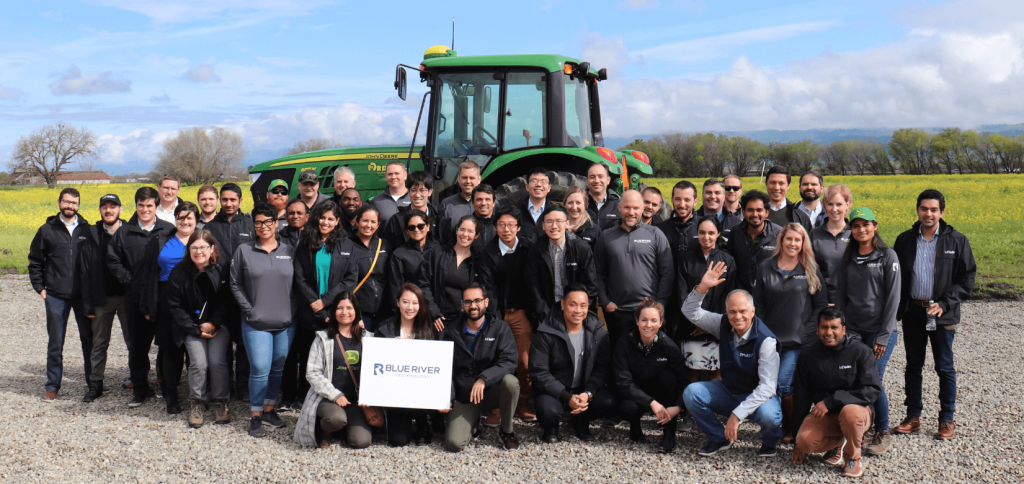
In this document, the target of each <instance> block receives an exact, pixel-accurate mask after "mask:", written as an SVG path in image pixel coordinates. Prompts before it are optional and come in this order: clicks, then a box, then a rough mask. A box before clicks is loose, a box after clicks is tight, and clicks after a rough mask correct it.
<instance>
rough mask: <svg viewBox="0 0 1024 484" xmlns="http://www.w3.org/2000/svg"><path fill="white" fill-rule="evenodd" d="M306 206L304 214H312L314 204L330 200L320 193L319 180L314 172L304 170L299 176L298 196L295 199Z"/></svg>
mask: <svg viewBox="0 0 1024 484" xmlns="http://www.w3.org/2000/svg"><path fill="white" fill-rule="evenodd" d="M296 198H298V199H299V200H302V203H305V204H306V212H307V213H308V212H312V211H313V207H315V206H316V204H318V203H320V202H322V201H324V200H330V199H331V197H328V196H327V195H324V194H323V193H320V178H319V177H317V176H316V171H314V170H306V171H304V172H302V174H301V175H299V196H298V197H296Z"/></svg>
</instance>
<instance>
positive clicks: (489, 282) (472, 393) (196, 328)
mask: <svg viewBox="0 0 1024 484" xmlns="http://www.w3.org/2000/svg"><path fill="white" fill-rule="evenodd" d="M480 175H481V168H480V166H478V165H477V164H475V163H473V162H471V161H467V162H466V163H464V164H462V165H461V166H460V168H459V172H458V176H457V179H456V183H457V187H456V192H455V193H454V194H453V195H451V196H450V197H448V198H445V199H444V200H442V201H441V203H440V205H438V206H435V205H434V204H432V203H431V202H430V200H431V198H432V196H433V190H434V181H433V179H432V178H431V177H430V175H428V174H427V173H425V172H413V173H407V171H406V167H405V165H404V164H402V163H391V164H389V165H387V169H386V175H385V179H386V181H387V184H388V187H387V188H386V189H385V190H384V191H383V192H381V193H380V194H378V195H376V196H375V197H373V198H372V200H371V201H370V202H364V201H363V200H362V196H361V195H360V193H359V191H358V190H357V189H356V188H355V184H356V182H355V176H354V173H353V172H352V170H351V169H349V168H347V167H340V168H338V169H337V170H336V171H335V172H334V189H335V193H336V194H335V196H333V197H328V196H326V195H323V194H321V193H320V180H319V178H318V177H317V176H316V174H315V173H314V172H313V171H305V172H303V173H302V174H301V175H300V176H299V178H298V183H299V185H300V186H299V193H300V195H299V196H298V197H296V198H294V199H289V194H290V189H289V186H288V182H286V181H284V180H273V181H272V182H271V183H270V184H269V186H268V193H267V202H266V203H264V202H260V203H256V204H255V207H254V208H253V209H252V212H251V213H250V214H245V213H242V212H241V211H240V210H239V207H240V205H241V202H242V199H243V194H242V190H241V189H240V187H238V186H237V185H235V184H233V183H227V184H224V185H223V186H222V187H221V188H220V190H219V192H218V191H217V189H216V188H214V187H212V186H203V187H202V188H200V189H199V191H198V200H197V202H198V204H195V203H192V202H189V201H184V200H181V199H180V198H179V197H178V189H179V184H178V180H177V179H175V178H174V177H171V176H165V177H163V178H162V179H160V180H159V182H158V188H156V189H153V188H150V187H144V188H140V189H139V190H138V191H137V192H136V194H135V200H134V202H135V213H134V214H133V215H132V217H131V218H130V219H129V220H128V221H124V220H122V219H121V211H122V207H121V201H120V199H119V198H118V197H117V195H105V196H104V197H102V198H101V199H100V200H99V205H100V214H101V220H100V221H98V222H96V223H95V224H94V225H89V224H88V223H87V222H86V220H84V219H83V218H82V217H81V216H80V215H78V207H79V203H80V202H81V200H80V197H79V194H78V192H77V191H76V190H75V189H73V188H66V189H64V190H62V191H61V193H60V199H59V210H60V211H59V213H58V214H57V215H55V216H53V217H50V218H49V219H48V220H47V222H46V224H44V225H43V226H42V227H41V228H40V229H39V232H38V233H37V235H36V237H35V239H34V240H33V241H32V247H31V250H30V255H29V272H30V274H31V282H32V286H33V288H34V289H35V290H36V291H37V292H38V293H39V294H40V296H41V297H42V298H43V299H44V300H45V307H46V319H47V329H48V334H49V345H48V349H47V365H46V366H47V382H46V386H45V390H44V394H43V397H42V398H43V400H44V401H53V400H54V399H55V398H57V394H58V391H59V390H60V388H61V372H62V352H63V342H64V334H65V329H66V324H67V320H68V318H69V314H70V311H71V310H72V309H74V313H75V317H76V321H77V324H78V329H79V334H80V335H81V342H82V349H83V357H84V360H85V376H86V380H87V381H88V392H87V393H86V395H85V397H84V399H83V400H84V401H86V402H91V401H94V400H95V399H97V398H101V397H102V395H103V394H104V392H105V388H106V387H105V385H104V370H105V365H106V353H107V348H108V346H109V343H110V335H111V326H112V322H113V317H114V315H115V314H116V315H117V316H118V319H119V321H120V324H121V328H122V333H123V334H124V337H125V343H126V345H127V347H128V352H129V369H130V379H129V380H128V381H125V382H124V384H123V385H124V386H125V387H127V388H131V389H132V398H131V400H130V401H129V403H128V406H129V407H138V406H141V405H143V404H144V403H145V402H146V400H147V399H148V398H150V397H152V396H153V394H154V392H153V389H152V388H151V385H150V383H149V374H150V365H151V361H150V356H149V355H150V347H151V345H152V343H153V342H154V341H155V342H156V344H157V345H158V346H159V352H158V356H157V362H156V369H157V381H158V382H159V388H158V390H159V391H161V392H162V394H163V398H164V400H165V402H166V406H167V412H168V413H172V414H176V413H181V411H182V410H181V406H180V403H179V399H178V390H177V388H178V385H179V383H180V380H181V373H182V368H183V366H184V364H185V362H186V361H187V375H188V387H189V390H188V402H187V408H188V425H189V426H191V427H199V426H201V425H203V424H204V422H205V421H206V420H205V419H206V412H207V410H208V409H212V413H213V420H214V422H216V423H220V424H224V423H228V422H230V419H231V415H230V411H229V408H228V405H227V402H228V399H229V398H230V397H231V394H232V393H234V395H235V396H236V397H237V398H239V399H243V400H248V401H249V404H250V411H251V414H250V415H249V421H250V425H249V428H250V430H249V433H250V435H252V436H253V437H261V436H263V435H264V429H263V427H264V425H269V426H272V427H284V426H285V422H284V421H283V420H282V419H281V417H280V415H279V414H278V411H284V410H298V411H299V416H298V419H297V422H296V424H295V440H296V441H297V442H298V443H300V444H303V445H312V446H317V445H318V446H321V447H326V446H328V445H329V442H330V439H331V436H332V434H335V433H338V434H344V438H345V439H346V440H347V442H348V443H349V445H351V446H353V447H357V448H361V447H366V446H368V445H370V443H371V440H372V435H373V433H374V428H375V427H381V426H386V433H387V439H388V442H389V444H390V445H395V446H401V445H406V444H409V443H414V444H417V445H426V444H429V443H430V442H431V441H432V438H433V435H434V434H435V433H443V434H444V444H445V447H446V448H447V449H448V450H451V451H459V450H461V449H463V448H464V447H465V446H466V445H467V443H468V442H469V441H470V440H471V439H472V438H474V437H475V436H476V435H478V434H479V432H480V427H481V426H487V427H499V432H498V435H499V439H500V441H501V445H502V446H503V447H504V448H505V449H515V448H518V447H519V446H520V445H521V443H520V442H519V440H518V438H517V437H516V435H515V432H514V426H515V423H514V419H513V417H518V418H519V419H520V420H521V421H524V422H537V425H539V427H540V428H541V431H542V435H541V441H543V442H558V441H560V440H561V437H560V435H559V427H560V424H561V423H562V422H563V420H565V421H567V422H568V423H569V426H570V428H571V429H572V431H573V433H574V435H575V436H576V437H577V438H578V439H580V440H582V441H589V440H593V439H594V436H593V434H592V433H591V430H590V428H591V424H592V423H593V422H594V421H598V420H600V421H603V423H604V424H606V425H617V424H619V423H621V422H622V421H625V422H627V423H628V424H629V438H630V439H632V440H634V441H643V440H644V438H645V437H644V432H643V429H642V426H641V419H642V417H643V415H644V414H646V413H652V414H653V415H654V417H655V419H656V421H657V423H658V424H659V425H660V426H661V428H662V436H661V440H660V442H659V443H658V445H657V448H658V449H659V450H660V451H662V452H672V451H673V449H674V447H675V443H676V435H677V432H678V431H679V430H680V429H684V430H686V429H689V428H691V427H692V426H693V425H694V424H696V426H697V427H698V428H699V429H700V431H701V432H703V433H704V434H705V435H706V436H707V438H708V441H707V443H706V445H704V446H703V447H702V448H700V449H699V450H698V452H697V453H698V454H699V455H701V456H711V455H714V454H716V453H717V452H720V451H722V450H723V449H726V448H728V447H730V445H731V443H732V442H734V441H735V440H736V439H737V429H738V426H739V424H740V423H741V422H743V421H745V420H746V421H750V422H753V423H755V424H757V425H758V426H760V428H761V446H760V448H759V451H758V454H759V455H761V456H764V457H770V456H774V455H776V453H777V448H778V446H779V445H780V443H786V444H788V443H793V444H794V445H795V447H794V452H793V453H794V457H793V462H794V464H799V463H801V462H803V461H805V460H806V456H807V454H809V453H819V452H825V453H826V454H825V459H826V461H827V462H830V463H832V464H835V465H843V473H844V474H845V475H848V476H859V475H860V473H861V449H862V445H864V446H865V451H866V452H867V453H869V454H881V453H884V452H886V451H888V449H889V448H890V447H891V446H892V434H893V433H898V434H906V433H911V432H916V431H918V430H920V429H921V425H922V424H921V420H920V415H921V411H922V395H921V373H922V369H923V365H924V359H925V351H926V349H927V346H928V344H929V343H930V344H931V347H932V352H933V355H934V358H935V363H936V372H937V373H938V375H939V379H940V392H939V402H940V405H941V411H940V413H939V418H938V432H937V434H936V437H937V438H939V439H952V438H953V436H954V431H955V423H954V412H955V402H956V371H955V369H954V366H953V339H954V336H955V335H956V329H957V325H958V323H959V320H960V304H961V303H962V302H963V301H965V300H966V299H967V298H968V297H969V296H970V294H971V291H972V289H973V285H974V277H975V270H976V269H975V263H974V258H973V255H972V253H971V248H970V244H969V242H968V240H967V238H966V237H965V236H964V235H963V234H961V233H960V232H957V231H956V230H955V229H954V228H953V227H952V226H950V225H948V224H947V223H946V222H945V221H943V215H944V214H945V198H944V197H943V195H942V194H941V193H940V192H938V191H936V190H926V191H924V192H922V193H921V194H920V195H919V196H918V198H917V206H916V211H917V215H918V222H917V223H915V224H914V225H913V226H912V227H910V228H909V229H908V230H907V231H906V232H904V233H902V234H901V235H900V236H899V237H898V238H897V239H896V241H895V243H894V244H893V246H892V248H890V247H889V246H888V245H887V244H886V243H885V242H884V241H883V240H882V238H881V236H880V235H879V232H878V221H877V220H876V216H875V214H874V213H873V211H872V210H871V209H870V208H868V207H863V206H862V207H856V208H854V203H853V194H852V193H851V192H850V190H849V188H847V187H846V186H843V185H831V186H827V187H826V186H825V184H824V180H823V178H822V177H821V176H820V175H818V174H816V173H805V174H803V175H802V176H801V177H800V179H799V192H800V195H801V200H800V201H797V202H795V203H794V202H792V201H789V200H787V199H786V193H787V192H788V190H789V186H790V183H791V177H790V174H789V173H788V171H787V170H786V168H785V167H781V166H775V167H773V168H771V169H770V170H769V171H768V174H767V175H768V176H767V182H766V186H767V193H764V192H761V191H757V190H752V191H748V192H746V193H744V192H743V186H742V180H741V179H740V178H739V177H737V176H734V175H730V176H727V177H726V178H725V179H722V180H719V179H710V180H707V181H706V182H704V184H703V186H702V187H701V188H699V189H698V187H696V186H695V185H693V184H692V183H690V182H688V181H685V180H683V181H679V182H678V183H676V184H675V186H674V187H673V188H672V190H671V193H670V194H669V199H670V200H669V201H666V200H664V198H663V195H662V194H661V192H660V191H658V190H657V189H656V188H651V187H648V188H646V189H644V190H643V191H642V192H639V191H634V190H627V191H625V192H624V193H623V194H622V195H621V196H620V195H618V194H616V193H615V192H614V191H610V190H609V186H610V184H611V181H612V178H611V173H610V172H609V170H608V168H607V166H605V165H603V164H595V165H593V166H592V167H591V168H590V169H589V171H588V173H587V176H586V188H585V189H584V188H582V187H575V186H574V187H559V188H562V189H564V195H563V196H561V197H560V199H557V200H555V199H552V197H550V196H549V195H550V194H551V190H552V188H553V187H552V182H553V181H554V180H553V176H552V174H551V173H549V172H548V171H546V170H545V169H542V168H536V169H533V170H530V171H529V173H528V174H527V176H526V180H527V184H526V196H525V197H524V198H523V199H522V200H518V201H515V202H512V201H509V200H496V196H495V191H494V189H493V188H492V187H490V186H489V185H487V184H482V183H481V177H480ZM566 188H567V189H566ZM698 202H699V203H700V204H701V206H700V207H699V208H695V207H696V205H697V204H698ZM663 203H670V204H671V207H672V211H671V216H669V217H668V218H667V219H664V220H660V219H659V217H658V213H659V210H660V208H661V205H662V204H663ZM218 204H219V206H220V208H219V211H218V210H217V206H218ZM908 209H909V208H908ZM897 321H902V334H903V339H904V346H905V348H906V355H907V356H906V357H907V364H906V374H905V385H906V388H905V389H906V395H907V399H906V401H905V402H904V403H905V406H906V409H907V410H906V411H907V416H906V418H905V419H904V420H903V421H902V422H901V423H900V424H899V425H897V426H895V427H891V428H890V423H889V402H888V399H887V397H886V393H885V387H884V385H883V384H882V381H883V378H884V374H885V368H886V366H887V363H888V360H889V358H890V356H891V354H892V352H893V349H894V347H895V345H896V344H898V335H899V334H900V332H899V331H897V328H896V323H897ZM365 337H383V338H402V339H421V340H440V341H451V342H452V343H453V346H454V356H453V366H452V385H451V405H450V406H449V407H448V408H443V409H434V410H424V409H407V408H385V409H378V408H373V407H368V406H366V405H365V404H361V403H360V402H359V369H360V361H361V360H362V355H361V353H362V340H363V338H365ZM719 415H720V416H722V417H725V419H726V423H725V424H724V425H723V424H722V423H721V421H720V420H719V417H718V416H719ZM382 432H383V431H382Z"/></svg>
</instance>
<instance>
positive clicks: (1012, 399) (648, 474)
mask: <svg viewBox="0 0 1024 484" xmlns="http://www.w3.org/2000/svg"><path fill="white" fill-rule="evenodd" d="M1022 309H1024V303H1020V302H979V303H969V304H967V305H965V307H964V320H963V324H962V325H961V326H960V328H961V329H960V334H959V335H958V340H957V345H956V349H957V368H958V371H959V399H958V404H959V405H958V407H959V408H958V413H957V425H958V427H957V437H956V439H955V440H953V441H950V442H938V441H935V440H932V438H931V436H932V434H933V433H934V431H935V429H936V427H937V425H938V424H937V422H936V416H937V413H938V402H937V395H938V386H937V385H938V383H937V379H936V376H935V374H934V373H928V370H927V369H928V368H931V366H932V363H931V356H930V355H929V360H928V363H927V364H926V366H925V368H926V372H925V378H924V385H925V389H924V394H925V395H926V399H925V410H924V418H923V423H924V426H925V431H924V432H921V433H919V434H916V435H911V436H896V437H894V442H895V445H894V448H893V449H892V451H890V452H889V453H888V454H887V455H885V456H882V457H873V458H872V457H865V458H864V461H863V463H864V480H865V481H871V482H882V481H883V480H884V481H887V482H888V481H891V482H938V481H940V480H945V481H950V482H1021V481H1022V480H1024V471H1022V470H1021V469H1022V464H1024V462H1022V457H1021V456H1022V455H1024V452H1022V450H1024V434H1022V432H1021V429H1022V427H1024V426H1022V423H1024V422H1022V421H1024V404H1022V403H1021V402H1022V401H1024V385H1022V383H1024V382H1022V379H1021V377H1020V371H1019V367H1018V366H1017V365H1020V364H1021V362H1022V358H1021V350H1020V344H1019V342H1020V341H1022V340H1024V331H1022V326H1024V317H1022V316H1021V310H1022ZM0 314H4V315H6V319H5V321H4V324H2V325H0V349H2V351H0V393H2V395H3V398H2V399H0V415H2V418H0V481H2V482H97V481H107V482H173V481H189V482H225V481H227V482H253V481H259V482H318V481H330V480H343V479H344V480H347V481H357V482H382V481H383V482H442V481H445V482H447V481H458V482H462V481H474V482H479V481H490V482H510V481H512V482H520V481H526V482H562V481H566V480H584V481H594V482H610V481H615V482H632V481H642V482H653V481H670V482H841V481H843V480H845V479H843V478H842V477H841V476H840V475H839V469H838V468H836V467H830V466H826V465H825V464H823V463H822V462H821V461H820V460H819V459H813V461H812V463H811V464H808V465H804V466H802V467H799V468H794V467H793V466H792V465H791V464H790V462H791V459H792V448H791V447H782V448H781V449H780V452H779V455H778V456H777V457H775V458H771V459H764V458H758V457H756V455H755V454H756V451H757V447H758V445H759V440H758V436H757V428H756V427H754V426H753V425H749V424H743V426H741V429H740V440H739V442H738V444H737V445H735V446H734V447H733V448H732V449H730V450H728V451H725V452H723V453H721V454H719V455H718V456H715V457H712V458H700V457H698V456H696V454H695V451H696V449H697V448H699V447H700V446H701V445H703V443H704V441H705V439H704V437H703V436H702V435H701V434H700V433H699V431H698V430H696V429H694V430H691V431H688V432H683V433H680V435H679V443H678V446H677V448H676V452H675V453H674V454H671V455H660V454H657V453H655V452H654V450H653V444H654V443H653V442H652V443H651V444H648V445H638V444H634V443H632V442H630V441H629V440H628V439H627V433H628V429H627V428H626V426H625V425H623V426H620V427H619V428H615V429H598V428H597V427H595V428H594V433H595V435H596V436H597V437H598V440H597V441H596V442H594V443H591V444H589V445H584V444H582V443H581V442H580V441H578V440H576V439H575V438H574V437H572V436H571V431H570V430H569V429H568V428H566V426H564V425H563V428H562V432H561V434H562V438H563V439H564V441H563V442H562V443H559V444H554V445H546V444H541V443H540V442H539V441H538V438H539V430H538V429H537V428H535V427H534V426H533V425H532V424H524V423H522V422H518V421H517V427H516V430H517V434H518V435H519V436H520V438H521V439H522V440H523V447H521V448H520V450H518V451H516V452H505V451H502V450H501V449H500V448H499V447H498V444H497V435H496V434H497V433H496V431H495V430H490V429H488V430H485V432H484V433H483V435H482V436H481V437H480V438H479V439H478V440H476V441H474V442H473V443H472V444H471V445H470V446H469V447H468V448H467V449H466V450H465V451H464V452H462V453H459V454H451V453H448V452H445V451H444V450H443V448H442V446H441V445H440V444H439V442H438V441H439V440H440V439H437V438H435V443H434V444H433V445H431V446H430V447H405V448H399V449H392V448H389V447H387V445H386V443H385V442H384V439H383V438H379V437H378V438H375V439H374V443H373V445H372V446H371V447H370V448H368V449H364V450H351V449H349V448H347V447H346V446H344V445H342V444H337V443H336V444H335V445H332V446H331V448H330V449H329V450H327V451H319V450H312V449H305V448H300V447H299V446H298V445H297V444H295V443H294V442H293V441H292V433H293V431H294V425H295V421H296V419H297V418H298V413H297V412H288V413H283V414H282V418H283V419H284V420H285V422H286V423H287V424H288V426H287V427H286V428H284V429H280V430H275V429H268V432H267V437H265V438H263V439H252V438H249V437H248V435H247V430H248V427H247V425H248V420H247V419H246V418H244V417H245V415H246V413H247V412H246V407H247V404H244V403H241V402H233V403H232V404H231V412H232V416H233V418H234V420H233V421H232V423H231V424H230V425H228V426H217V425H210V424H208V425H205V426H203V427H202V428H201V429H198V430H193V429H189V428H188V427H187V425H186V422H185V421H186V419H187V416H186V415H185V414H183V415H175V416H171V415H167V414H166V413H165V412H164V406H163V401H162V400H150V401H149V402H148V403H147V404H146V405H144V406H142V407H140V408H137V409H128V408H127V407H126V403H127V402H128V400H129V398H130V394H129V392H128V391H126V390H121V389H120V388H118V387H119V386H120V382H121V381H122V380H124V379H125V378H126V377H127V376H128V371H127V353H126V351H125V348H124V345H123V340H122V338H121V333H120V330H119V328H118V325H117V323H116V322H115V324H114V335H113V343H112V344H111V349H110V361H109V363H108V367H107V382H108V384H109V385H110V386H112V387H115V389H114V390H113V391H112V392H110V393H108V394H105V395H104V396H103V397H102V398H101V399H99V400H97V401H96V402H94V403H92V404H84V403H81V401H80V400H81V398H82V396H83V395H84V394H85V390H86V387H85V382H84V381H83V378H82V358H81V349H80V346H79V343H78V334H77V330H76V328H75V325H74V323H73V322H72V324H70V325H69V330H68V334H67V343H66V351H65V367H64V368H65V372H64V375H65V379H64V386H63V388H62V389H61V392H60V394H59V396H58V400H57V402H55V403H53V404H45V403H41V402H40V401H39V396H40V394H41V393H42V391H43V384H44V383H45V354H46V332H45V329H44V328H45V316H44V314H43V304H42V302H41V301H40V299H39V297H38V296H37V295H36V294H34V293H33V292H32V290H31V287H30V286H29V283H28V279H27V277H26V276H4V277H2V278H0ZM72 321H73V319H72ZM996 327H998V328H999V330H998V331H997V330H996V329H995V328H996ZM151 356H152V357H153V358H154V360H155V356H156V352H155V350H154V352H153V354H152V355H151ZM903 368H904V357H903V345H902V342H901V344H900V346H899V347H898V348H897V349H896V350H895V352H894V354H893V356H892V359H891V361H890V364H889V370H888V375H887V376H886V381H885V383H886V387H887V389H888V392H889V400H890V402H891V405H892V410H891V415H892V417H891V419H892V425H896V424H897V423H898V422H899V421H900V420H901V419H902V417H903V415H904V409H903V407H902V405H901V403H902V402H903V398H904V396H903V383H902V379H903V378H902V376H903ZM183 380H184V377H183ZM180 392H181V394H182V397H183V398H184V397H185V395H187V389H186V386H185V385H184V384H183V385H182V387H181V389H180ZM183 401H184V400H183ZM208 415H209V414H208ZM208 418H210V417H209V416H208ZM646 425H647V434H648V439H649V440H652V441H656V440H657V437H658V436H659V435H660V431H658V430H656V429H655V427H656V425H655V424H654V422H653V421H651V420H648V421H646Z"/></svg>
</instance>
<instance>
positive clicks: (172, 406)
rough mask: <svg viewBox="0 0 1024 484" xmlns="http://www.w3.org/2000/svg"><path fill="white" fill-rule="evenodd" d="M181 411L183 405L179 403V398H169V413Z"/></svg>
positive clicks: (174, 413)
mask: <svg viewBox="0 0 1024 484" xmlns="http://www.w3.org/2000/svg"><path fill="white" fill-rule="evenodd" d="M179 413H181V405H178V400H177V399H175V400H167V415H178V414H179Z"/></svg>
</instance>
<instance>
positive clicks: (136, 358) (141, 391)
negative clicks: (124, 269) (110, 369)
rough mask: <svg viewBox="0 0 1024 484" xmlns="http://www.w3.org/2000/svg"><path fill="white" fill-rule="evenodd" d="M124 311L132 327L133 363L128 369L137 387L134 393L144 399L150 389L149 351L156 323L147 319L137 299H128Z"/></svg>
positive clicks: (130, 362)
mask: <svg viewBox="0 0 1024 484" xmlns="http://www.w3.org/2000/svg"><path fill="white" fill-rule="evenodd" d="M124 310H125V313H126V315H127V316H128V324H129V325H130V326H131V327H132V350H131V352H130V353H131V361H129V362H128V369H129V371H130V373H131V379H132V384H133V385H134V386H135V388H134V389H133V393H134V394H135V396H137V397H142V396H144V395H145V394H146V391H147V390H148V387H149V383H148V379H149V367H150V365H149V349H150V347H151V346H152V345H153V336H154V335H155V334H156V321H150V320H148V319H146V317H145V315H143V314H142V311H141V310H140V309H139V301H138V300H137V299H133V298H131V297H128V298H126V299H125V304H124Z"/></svg>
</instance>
